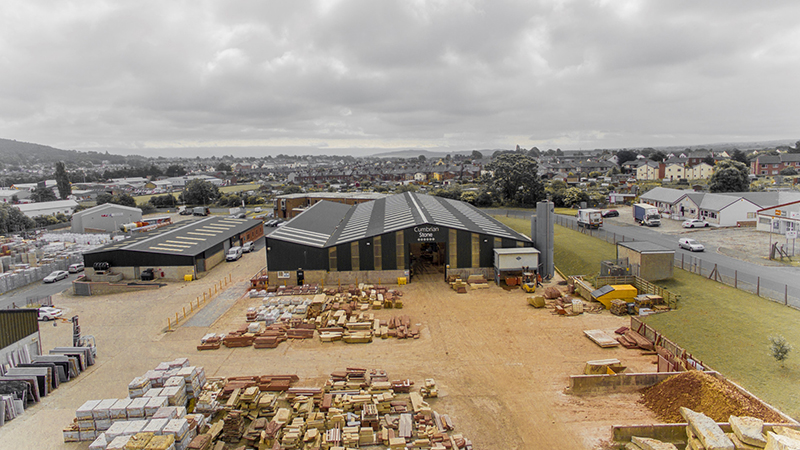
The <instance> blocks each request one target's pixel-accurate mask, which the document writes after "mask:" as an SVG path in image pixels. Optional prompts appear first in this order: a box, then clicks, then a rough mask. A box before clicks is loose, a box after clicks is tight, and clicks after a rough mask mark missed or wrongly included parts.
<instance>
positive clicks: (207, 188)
mask: <svg viewBox="0 0 800 450" xmlns="http://www.w3.org/2000/svg"><path fill="white" fill-rule="evenodd" d="M181 197H182V198H183V202H184V203H188V204H190V205H210V204H212V203H214V202H215V201H216V200H217V199H218V198H219V197H220V193H219V188H218V187H217V186H215V185H214V183H211V182H210V181H204V180H200V179H194V180H192V181H190V182H188V183H186V189H185V190H184V191H183V192H182V193H181Z"/></svg>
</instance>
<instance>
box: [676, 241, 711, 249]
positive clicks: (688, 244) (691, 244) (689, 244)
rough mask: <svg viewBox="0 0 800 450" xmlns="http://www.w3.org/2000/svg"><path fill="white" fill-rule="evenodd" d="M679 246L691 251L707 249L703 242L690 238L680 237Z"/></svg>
mask: <svg viewBox="0 0 800 450" xmlns="http://www.w3.org/2000/svg"><path fill="white" fill-rule="evenodd" d="M678 247H680V248H685V249H686V250H689V251H690V252H702V251H704V250H705V249H706V248H705V247H703V244H701V243H699V242H697V241H695V240H694V239H689V238H680V240H678Z"/></svg>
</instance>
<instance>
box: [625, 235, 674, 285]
mask: <svg viewBox="0 0 800 450" xmlns="http://www.w3.org/2000/svg"><path fill="white" fill-rule="evenodd" d="M620 259H627V260H628V264H629V265H630V267H631V273H632V274H633V275H636V276H638V277H640V278H644V279H645V280H647V281H658V280H666V279H669V278H672V275H673V270H674V265H675V263H674V261H675V250H672V249H669V248H666V247H662V246H660V245H658V244H654V243H652V242H647V241H633V242H618V243H617V260H620Z"/></svg>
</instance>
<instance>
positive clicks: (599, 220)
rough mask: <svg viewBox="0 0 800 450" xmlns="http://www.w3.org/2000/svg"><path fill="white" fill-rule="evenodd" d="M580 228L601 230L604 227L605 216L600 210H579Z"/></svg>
mask: <svg viewBox="0 0 800 450" xmlns="http://www.w3.org/2000/svg"><path fill="white" fill-rule="evenodd" d="M578 226H579V227H583V228H600V227H602V226H603V214H602V213H601V212H600V210H599V209H579V210H578Z"/></svg>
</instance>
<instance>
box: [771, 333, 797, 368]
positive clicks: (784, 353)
mask: <svg viewBox="0 0 800 450" xmlns="http://www.w3.org/2000/svg"><path fill="white" fill-rule="evenodd" d="M790 351H792V345H791V344H789V343H788V342H786V339H784V337H783V336H770V337H769V354H770V355H772V357H773V358H775V361H778V362H779V363H781V366H783V362H784V361H785V360H786V359H787V358H788V357H789V352H790Z"/></svg>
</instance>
